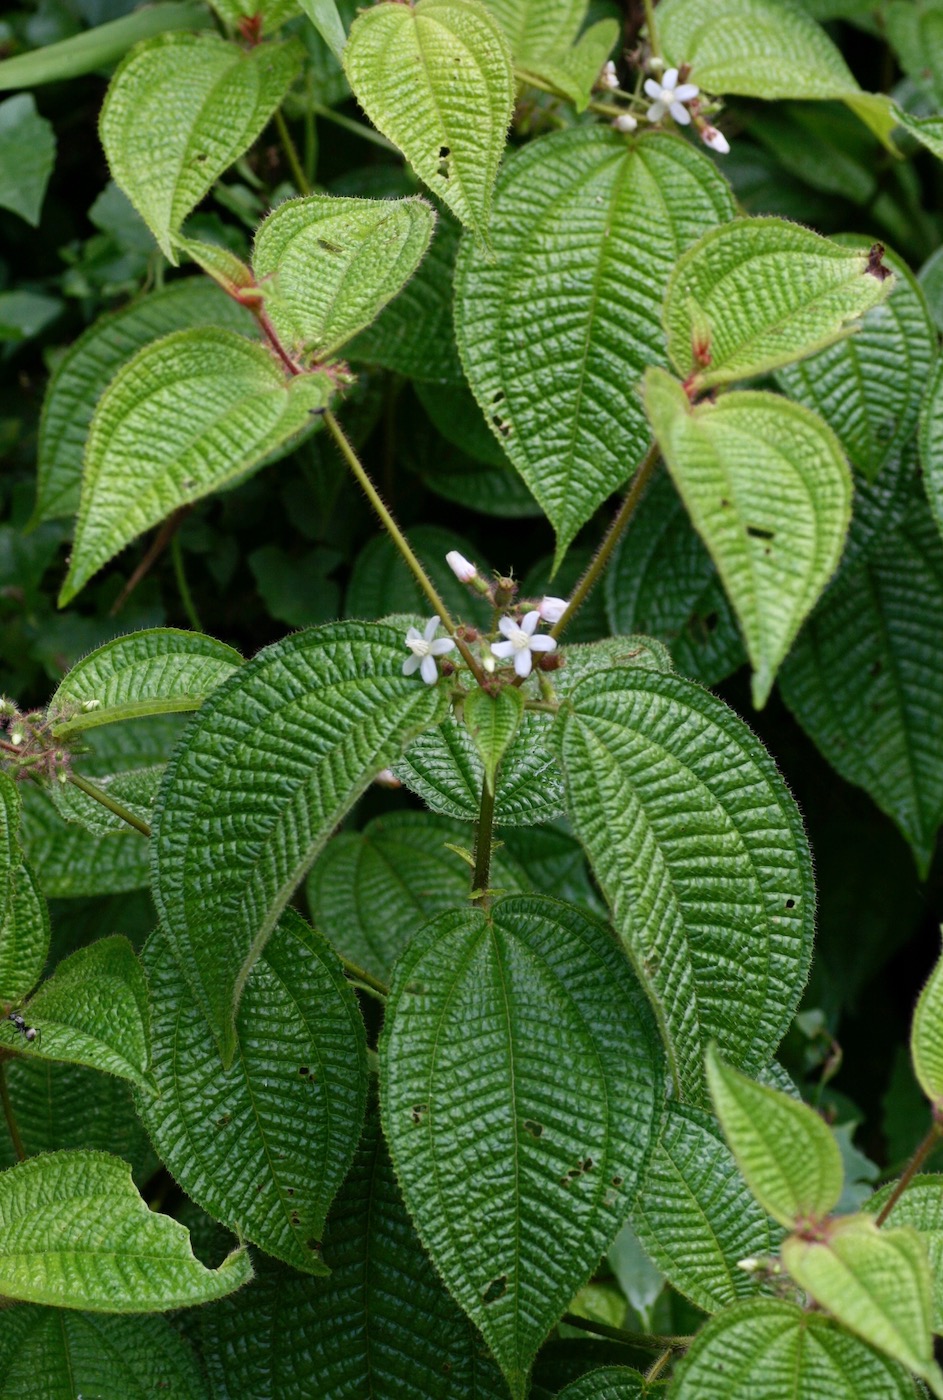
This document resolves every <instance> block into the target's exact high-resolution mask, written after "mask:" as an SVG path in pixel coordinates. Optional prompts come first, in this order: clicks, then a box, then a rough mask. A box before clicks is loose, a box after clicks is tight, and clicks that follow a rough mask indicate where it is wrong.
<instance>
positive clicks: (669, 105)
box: [645, 68, 700, 126]
mask: <svg viewBox="0 0 943 1400" xmlns="http://www.w3.org/2000/svg"><path fill="white" fill-rule="evenodd" d="M645 92H646V94H647V95H648V96H649V97H650V98H651V99H652V105H651V106H650V107H649V109H648V111H647V112H646V113H645V115H646V116H647V117H648V120H649V121H650V122H660V121H661V119H662V117H663V116H664V115H665V113H666V112H670V113H671V115H672V116H673V117H674V119H675V121H676V122H677V123H678V124H679V126H687V125H688V123H689V122H690V120H691V113H690V112H689V111H688V109H687V107H685V106H684V103H685V102H691V101H692V100H693V99H694V98H695V97H697V95H698V93H699V92H700V88H698V87H695V85H694V84H693V83H682V84H681V86H680V87H679V86H678V70H677V68H669V69H668V72H667V73H666V74H665V75H664V77H663V78H662V80H661V82H658V80H657V79H656V78H646V79H645Z"/></svg>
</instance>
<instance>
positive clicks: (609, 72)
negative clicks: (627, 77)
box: [596, 58, 619, 92]
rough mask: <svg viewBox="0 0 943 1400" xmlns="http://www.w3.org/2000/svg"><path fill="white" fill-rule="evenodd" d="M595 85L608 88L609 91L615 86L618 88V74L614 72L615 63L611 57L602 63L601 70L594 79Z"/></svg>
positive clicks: (613, 89) (614, 88)
mask: <svg viewBox="0 0 943 1400" xmlns="http://www.w3.org/2000/svg"><path fill="white" fill-rule="evenodd" d="M596 86H597V87H599V88H608V89H609V90H610V92H614V91H615V90H616V88H618V86H619V75H618V73H617V72H616V65H615V64H614V63H613V61H612V59H611V58H610V59H609V60H608V62H606V63H604V64H603V66H602V72H601V73H600V75H599V77H598V79H597V81H596Z"/></svg>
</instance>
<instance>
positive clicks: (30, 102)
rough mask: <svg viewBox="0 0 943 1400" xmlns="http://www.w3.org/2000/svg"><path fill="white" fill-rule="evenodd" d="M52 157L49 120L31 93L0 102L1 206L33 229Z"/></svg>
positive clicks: (52, 145)
mask: <svg viewBox="0 0 943 1400" xmlns="http://www.w3.org/2000/svg"><path fill="white" fill-rule="evenodd" d="M55 160H56V136H55V132H54V130H53V127H52V123H51V122H48V121H47V120H46V118H45V117H41V116H40V115H39V113H38V112H37V111H36V102H35V100H34V99H33V96H32V94H31V93H27V92H21V93H18V94H17V96H16V97H8V98H7V100H6V101H5V102H0V208H2V209H12V210H13V212H14V213H15V214H19V216H20V218H21V219H25V220H26V222H27V223H28V224H32V226H33V228H36V227H37V226H38V224H39V213H40V210H41V209H42V206H43V197H44V195H45V193H46V186H47V185H48V183H49V177H50V175H51V174H52V167H53V165H54V164H55Z"/></svg>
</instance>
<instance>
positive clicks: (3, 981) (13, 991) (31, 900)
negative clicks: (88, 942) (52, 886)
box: [0, 773, 49, 1003]
mask: <svg viewBox="0 0 943 1400" xmlns="http://www.w3.org/2000/svg"><path fill="white" fill-rule="evenodd" d="M20 820H21V805H20V795H19V792H18V791H17V788H16V784H15V783H14V782H13V779H12V778H10V777H8V776H7V774H6V773H0V1001H5V1002H7V1003H11V1002H19V1001H21V1000H22V998H23V997H24V996H25V995H26V993H27V992H28V991H30V989H31V988H32V987H34V986H35V985H36V982H37V981H38V980H39V977H40V975H41V974H42V970H43V967H44V966H45V962H46V956H47V954H48V952H49V912H48V910H47V909H46V901H45V900H44V899H43V896H42V892H41V890H40V889H39V885H38V883H37V881H36V878H35V876H34V875H33V872H32V870H31V869H30V866H29V865H28V864H27V862H26V860H25V858H24V855H23V849H22V847H21V845H20V841H19V828H20Z"/></svg>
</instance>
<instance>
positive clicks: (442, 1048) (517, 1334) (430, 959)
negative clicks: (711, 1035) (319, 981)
mask: <svg viewBox="0 0 943 1400" xmlns="http://www.w3.org/2000/svg"><path fill="white" fill-rule="evenodd" d="M446 1011H447V1013H448V1014H447V1016H446ZM379 1053H380V1074H381V1086H382V1105H383V1126H384V1131H385V1134H386V1138H387V1141H388V1142H389V1144H390V1150H391V1153H392V1156H393V1160H394V1163H395V1165H396V1169H397V1175H398V1177H399V1181H400V1185H401V1186H402V1189H403V1194H404V1196H405V1198H406V1203H407V1205H408V1207H409V1209H410V1211H411V1213H412V1215H413V1218H414V1220H415V1221H416V1225H417V1229H418V1230H419V1233H420V1235H421V1237H422V1239H423V1241H424V1243H425V1245H426V1247H427V1248H428V1250H429V1252H430V1254H431V1256H432V1259H433V1262H434V1263H435V1264H436V1266H437V1268H438V1269H439V1271H440V1273H441V1274H442V1276H443V1278H444V1279H445V1280H446V1283H447V1284H448V1287H449V1290H450V1292H451V1293H452V1295H453V1297H455V1298H456V1299H457V1300H458V1302H459V1303H460V1304H461V1305H462V1307H463V1308H464V1310H465V1312H466V1313H467V1314H468V1315H469V1317H470V1318H471V1319H472V1321H473V1322H474V1323H475V1324H476V1326H478V1327H479V1328H480V1329H481V1331H482V1332H483V1334H484V1336H485V1339H486V1341H487V1342H488V1345H489V1347H490V1349H491V1351H492V1353H493V1355H494V1356H495V1358H496V1360H497V1361H498V1362H499V1364H500V1366H501V1368H502V1370H503V1371H504V1374H505V1376H506V1378H507V1381H508V1385H509V1387H510V1390H511V1395H512V1397H514V1400H521V1397H522V1396H523V1395H524V1394H525V1393H526V1388H527V1377H528V1374H529V1371H530V1366H531V1363H532V1361H533V1357H534V1354H535V1353H536V1351H537V1348H538V1347H539V1346H540V1344H541V1342H542V1341H543V1340H544V1337H545V1336H546V1334H547V1332H548V1331H549V1330H550V1328H551V1327H552V1325H553V1323H554V1322H555V1321H556V1320H557V1318H558V1317H559V1316H560V1314H561V1313H562V1311H563V1310H564V1308H565V1307H566V1305H567V1303H568V1302H569V1300H570V1298H571V1297H572V1295H573V1293H574V1292H575V1291H576V1290H577V1288H578V1287H579V1286H580V1285H581V1284H582V1283H583V1282H585V1280H586V1279H587V1278H588V1276H589V1274H590V1272H591V1270H592V1269H593V1268H594V1266H595V1265H596V1263H597V1261H598V1259H599V1255H600V1254H601V1253H602V1251H603V1250H604V1249H605V1248H606V1246H607V1245H608V1244H609V1242H610V1241H611V1239H612V1238H613V1237H614V1235H615V1234H616V1232H617V1230H618V1228H619V1226H620V1224H621V1223H622V1221H623V1219H624V1218H625V1214H626V1209H627V1204H628V1202H629V1201H630V1200H631V1198H632V1195H633V1192H634V1189H635V1184H636V1181H637V1177H638V1173H639V1171H640V1170H641V1169H642V1168H643V1166H644V1161H645V1157H646V1154H647V1152H648V1151H649V1146H650V1140H651V1136H652V1133H653V1130H654V1128H655V1117H656V1112H657V1104H658V1100H659V1095H660V1091H661V1084H660V1078H661V1075H660V1064H659V1060H660V1057H659V1053H658V1051H657V1049H656V1043H655V1037H654V1030H653V1028H652V1027H651V1023H650V1019H649V1017H648V1015H647V1013H646V1008H645V1006H644V1002H643V1000H642V998H641V997H640V995H639V994H638V991H637V988H636V987H635V984H634V981H633V979H632V977H631V974H630V973H629V970H628V967H627V965H626V964H625V962H624V960H623V959H622V958H621V956H620V954H619V951H618V949H617V948H616V947H615V946H614V944H613V943H612V940H611V938H610V937H609V935H608V933H607V931H606V929H605V927H604V926H603V925H602V924H599V923H596V922H595V921H592V920H590V919H587V918H586V916H585V915H583V914H582V913H580V912H579V911H578V910H576V909H575V908H572V907H570V906H568V905H563V904H558V903H556V902H555V901H549V900H544V899H540V898H536V897H533V896H530V897H527V896H524V897H519V898H510V899H503V900H500V901H498V902H497V903H496V904H494V905H493V906H492V907H491V909H490V911H489V912H488V913H487V914H485V913H482V912H481V911H477V910H470V911H468V912H467V913H455V914H443V915H440V916H439V917H438V918H437V919H435V920H434V921H433V922H432V923H431V924H429V925H427V927H426V928H425V929H424V930H423V932H422V933H421V934H419V935H418V936H417V937H416V938H415V939H414V940H413V942H412V943H411V944H410V946H409V948H408V949H407V950H406V952H405V954H404V955H403V956H402V958H401V959H400V961H399V962H398V963H397V966H396V969H395V972H394V979H393V986H392V989H391V995H390V1000H389V1002H388V1004H387V1016H386V1020H385V1023H384V1032H383V1037H382V1039H381V1042H380V1051H379ZM561 1065H565V1066H566V1067H567V1068H566V1075H565V1077H563V1078H561V1075H560V1072H559V1066H561Z"/></svg>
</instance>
